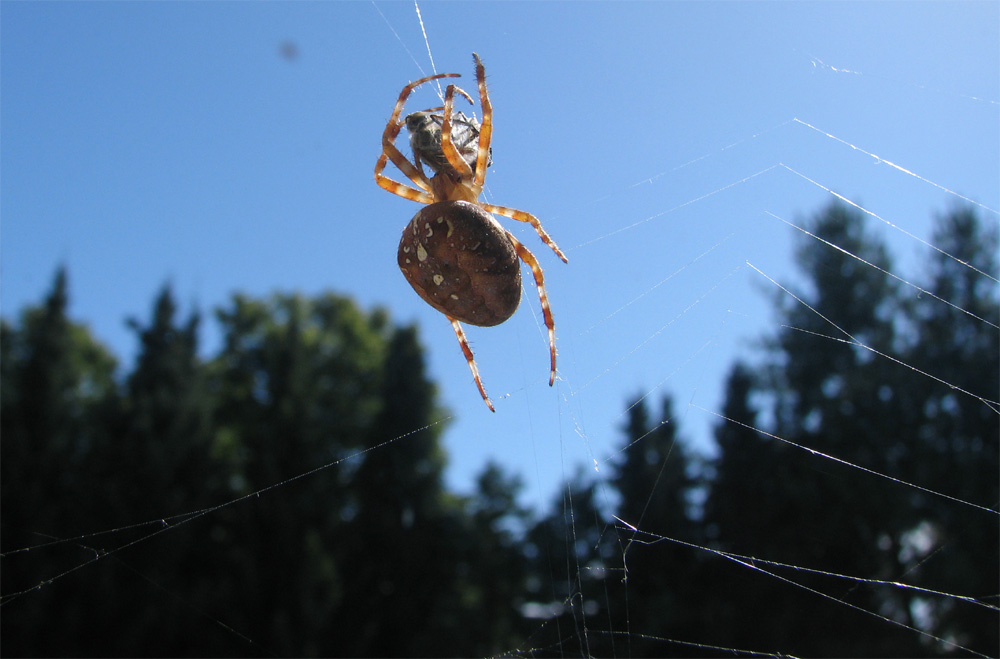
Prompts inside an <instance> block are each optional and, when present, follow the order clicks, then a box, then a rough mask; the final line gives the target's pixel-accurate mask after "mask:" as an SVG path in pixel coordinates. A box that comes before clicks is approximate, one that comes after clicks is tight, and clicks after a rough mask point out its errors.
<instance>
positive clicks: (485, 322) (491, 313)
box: [396, 201, 521, 327]
mask: <svg viewBox="0 0 1000 659" xmlns="http://www.w3.org/2000/svg"><path fill="white" fill-rule="evenodd" d="M396 258H397V261H398V263H399V269H400V270H402V271H403V276H405V277H406V280H407V281H408V282H410V286H412V287H413V290H415V291H416V292H417V294H418V295H419V296H420V297H422V298H423V299H424V301H425V302H427V304H429V305H431V306H432V307H434V308H435V309H437V310H438V311H440V312H441V313H443V314H447V315H449V316H451V317H452V318H454V319H456V320H459V321H462V322H464V323H469V324H470V325H480V326H483V327H491V326H493V325H499V324H500V323H502V322H503V321H505V320H507V319H508V318H510V317H511V316H512V315H513V314H514V312H515V311H516V310H517V305H518V303H519V302H520V301H521V262H520V261H519V260H518V257H517V252H515V251H514V246H513V245H512V244H511V243H510V241H509V240H508V239H507V236H506V234H505V233H504V230H503V227H501V226H500V224H499V223H498V222H497V221H496V220H495V219H494V218H493V216H492V215H490V214H489V213H487V212H486V211H484V210H483V209H481V208H480V207H479V206H476V205H475V204H471V203H469V202H467V201H439V202H437V203H434V204H430V205H429V206H425V207H424V208H422V209H421V210H420V212H418V213H417V214H416V215H414V216H413V219H412V220H410V223H409V224H408V225H407V226H406V228H405V229H403V237H402V239H401V240H400V241H399V252H398V253H397V255H396Z"/></svg>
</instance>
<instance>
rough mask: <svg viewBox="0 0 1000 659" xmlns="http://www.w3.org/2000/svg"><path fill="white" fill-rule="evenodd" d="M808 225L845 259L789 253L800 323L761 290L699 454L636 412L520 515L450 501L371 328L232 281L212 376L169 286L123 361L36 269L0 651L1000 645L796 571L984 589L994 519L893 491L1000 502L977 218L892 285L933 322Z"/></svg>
mask: <svg viewBox="0 0 1000 659" xmlns="http://www.w3.org/2000/svg"><path fill="white" fill-rule="evenodd" d="M808 228H809V230H810V231H811V232H812V233H814V234H815V235H816V236H819V237H820V238H822V239H823V240H825V241H829V242H830V243H833V244H834V245H837V246H838V247H839V248H841V249H840V250H838V249H834V248H832V247H830V246H829V245H827V244H825V243H823V242H821V241H817V240H815V239H812V238H805V239H803V241H802V242H801V245H800V248H799V252H798V263H799V264H800V266H801V270H802V274H803V277H804V278H803V280H802V281H803V286H802V290H795V293H796V295H797V296H798V297H799V298H800V299H801V300H802V301H804V302H805V303H807V304H808V305H809V307H811V308H812V309H810V308H808V307H806V306H805V305H803V304H801V303H799V302H796V301H794V300H791V298H789V297H788V296H787V295H784V294H782V295H781V296H780V297H777V298H776V299H775V309H776V312H777V315H778V318H779V322H778V323H777V324H776V327H780V329H779V330H777V331H776V332H775V333H774V335H772V336H769V337H766V341H765V346H766V351H765V353H764V354H765V359H764V363H763V364H760V365H757V366H751V365H748V364H747V363H738V364H735V365H734V366H733V368H732V370H731V372H730V375H729V378H728V380H727V382H726V383H725V387H726V388H725V402H724V409H723V414H724V416H725V417H726V419H727V420H726V421H724V422H720V424H719V425H718V427H717V429H716V432H715V441H716V445H717V448H718V451H717V454H716V455H715V456H714V457H711V458H706V457H704V456H699V455H697V454H695V453H693V452H692V451H691V450H690V449H689V448H688V444H687V442H686V441H685V439H684V437H683V436H682V434H681V433H680V424H679V419H678V417H677V413H676V411H675V409H674V407H675V404H674V402H673V400H672V399H671V398H670V397H669V396H666V397H664V398H662V399H661V400H660V401H659V408H658V409H656V410H655V411H653V412H651V405H650V403H651V401H650V400H648V399H646V398H636V399H633V400H632V401H630V403H629V405H628V407H627V414H626V416H627V421H626V423H625V425H624V426H623V428H622V440H623V441H622V446H621V451H620V453H619V454H618V457H617V460H616V461H615V462H614V464H613V469H612V470H611V474H610V476H609V477H608V480H607V481H605V482H602V483H599V484H598V483H594V482H593V481H592V480H590V479H588V478H586V477H585V476H584V475H583V472H582V471H581V472H579V473H578V474H577V476H576V477H575V478H574V479H573V480H572V481H571V482H569V483H567V484H566V485H565V487H564V488H563V489H562V490H561V492H560V495H559V498H558V500H557V501H555V502H554V503H553V506H552V509H551V510H549V511H538V512H534V511H531V510H527V509H525V508H523V507H522V506H521V505H520V504H519V503H518V493H519V491H520V487H521V485H520V481H519V478H518V477H517V476H515V475H513V474H508V473H505V472H504V471H503V470H502V469H500V468H499V467H497V466H495V465H487V466H486V468H485V469H484V470H483V471H482V473H481V474H480V475H479V478H478V481H477V482H478V487H477V491H476V492H475V493H474V494H473V495H471V496H459V495H457V494H455V493H452V492H449V491H447V490H446V489H445V487H444V484H443V479H442V472H443V469H444V467H445V465H446V455H445V454H444V451H443V450H442V447H441V443H440V438H441V434H442V432H443V430H444V423H443V422H442V419H444V418H446V414H445V412H444V411H443V410H441V409H440V408H439V406H438V403H437V397H436V390H435V386H434V384H433V383H432V382H430V381H429V380H428V379H427V377H426V373H425V368H424V361H423V353H422V349H421V347H420V344H419V338H418V335H417V331H416V328H414V327H412V326H408V327H398V326H395V325H393V324H392V322H391V321H390V318H389V316H388V314H387V313H385V312H384V311H382V310H375V311H371V312H365V311H363V310H361V309H359V308H358V307H357V306H356V305H355V304H354V303H353V302H352V301H351V300H349V299H347V298H343V297H339V296H336V295H332V294H326V295H320V296H317V297H315V298H305V297H302V296H297V295H275V296H272V297H270V298H266V299H252V298H249V297H246V296H242V295H237V296H234V297H233V298H232V300H230V302H229V303H228V304H227V305H226V306H225V307H224V308H222V309H219V310H218V311H217V312H216V313H217V318H218V321H219V323H220V325H221V327H222V330H223V337H224V340H223V346H222V348H221V349H220V350H219V351H218V354H215V355H213V356H211V357H210V358H205V357H203V356H201V354H200V353H199V346H198V327H199V323H200V317H199V315H198V314H197V313H192V314H190V315H188V316H187V317H186V318H181V317H179V316H180V314H179V312H178V309H177V306H176V303H175V301H174V298H173V295H172V293H171V291H170V289H169V288H164V289H163V290H162V291H161V292H160V294H159V295H158V296H157V298H156V299H155V301H154V303H153V308H152V313H151V315H150V319H149V321H148V322H145V323H144V322H143V321H140V320H135V319H132V320H130V321H129V326H130V327H131V328H132V329H133V331H134V332H135V335H136V339H137V341H138V346H139V349H138V356H137V358H136V361H135V364H134V366H132V368H131V370H129V371H128V372H127V373H124V374H123V373H121V372H120V371H118V370H117V365H116V362H115V359H114V358H113V357H112V355H111V354H110V353H109V351H108V350H107V349H106V348H104V347H103V346H101V345H100V343H99V342H98V341H97V340H95V339H94V338H93V336H91V334H90V332H89V331H88V329H87V328H86V327H85V326H83V325H80V324H78V323H75V322H73V321H72V320H70V319H69V317H68V316H67V306H68V301H69V293H68V281H67V276H66V273H65V272H64V271H63V270H60V271H59V272H57V273H56V276H55V279H54V282H53V286H52V289H51V291H50V292H49V294H48V295H47V296H46V298H45V299H44V300H43V301H42V303H41V304H40V305H39V306H37V307H31V308H28V309H26V310H24V311H23V312H22V313H21V315H20V317H19V318H18V319H17V321H16V322H14V323H10V322H7V321H4V322H3V324H2V327H0V349H2V355H0V359H2V361H0V376H2V381H0V386H2V398H0V402H2V410H0V424H2V427H0V441H2V444H0V446H2V460H0V467H2V481H0V485H2V501H0V505H2V515H0V526H2V528H0V540H2V547H3V556H2V560H3V563H2V568H3V569H2V572H0V582H2V585H0V590H2V594H3V610H2V617H0V625H2V636H3V644H2V652H3V654H4V655H7V656H97V655H100V656H126V655H128V656H139V655H142V656H150V655H152V656H166V655H173V656H206V655H217V656H231V655H239V656H243V655H279V656H286V655H287V656H304V655H310V656H430V655H434V656H473V655H476V656H484V655H492V654H498V653H505V652H515V653H518V654H531V655H560V656H563V655H588V656H593V655H602V656H603V655H606V656H668V655H675V656H691V655H698V654H702V655H708V656H711V655H717V654H719V653H720V652H722V650H721V648H740V649H744V650H754V651H758V652H781V653H791V654H798V655H816V656H833V655H837V656H876V655H877V656H917V655H921V656H945V655H946V656H951V655H952V654H953V652H952V651H951V649H950V648H949V647H948V646H947V645H945V644H942V643H941V642H940V641H937V640H934V639H933V638H932V637H931V635H933V636H936V637H939V638H943V639H948V640H952V641H954V642H956V643H959V644H961V645H964V646H966V647H969V648H972V649H974V650H976V651H978V652H981V653H983V654H990V655H997V654H1000V646H998V643H1000V641H998V636H997V634H998V632H997V630H998V624H997V623H998V615H997V613H996V609H995V608H993V609H991V608H989V607H984V606H976V605H975V604H970V603H967V602H963V601H959V600H956V599H954V598H943V597H938V596H934V595H931V594H928V593H925V592H921V591H918V590H912V589H910V590H907V589H900V588H895V587H891V586H887V585H882V584H879V583H866V582H859V581H856V580H843V579H837V578H835V577H831V576H829V575H823V574H818V573H815V572H810V571H807V570H804V569H801V568H809V569H812V568H815V569H817V570H823V571H825V572H832V573H838V574H843V575H851V576H854V577H861V578H864V579H872V580H881V581H890V582H891V581H900V582H905V583H908V584H913V585H915V586H920V587H924V588H929V589H933V590H943V591H947V592H950V593H957V594H962V595H968V596H970V597H973V598H978V599H980V600H981V601H983V602H987V603H989V604H991V605H994V607H995V605H996V604H997V600H996V597H997V592H996V584H997V583H998V582H1000V574H998V564H1000V556H998V548H1000V531H998V524H997V516H996V514H994V513H990V512H987V511H983V510H980V509H976V508H974V507H970V506H966V505H962V504H959V503H956V502H955V501H952V500H948V499H946V498H943V497H940V496H935V495H933V494H931V493H929V492H927V491H926V490H922V489H919V488H913V487H909V486H907V485H905V484H902V483H900V482H898V481H905V482H908V483H915V484H918V485H919V486H920V487H922V488H927V489H929V490H933V491H936V492H941V493H944V494H947V495H948V496H950V497H955V498H957V499H960V500H962V501H968V502H971V503H974V504H977V505H980V506H985V507H988V508H994V509H995V508H996V507H997V506H998V500H1000V492H998V472H1000V461H998V437H1000V423H998V418H1000V417H998V413H997V410H996V409H995V406H992V405H991V404H988V401H995V400H996V398H997V389H998V383H1000V366H998V361H997V360H998V349H997V346H998V336H997V331H996V329H995V328H994V327H992V326H991V325H990V324H989V323H986V322H983V320H982V319H988V320H989V321H990V322H994V321H996V320H997V318H998V296H997V286H996V285H995V281H990V280H989V279H988V278H984V277H983V276H982V275H981V274H978V273H976V272H975V270H973V269H972V268H970V267H968V266H967V265H965V264H969V265H971V266H972V267H973V268H975V269H976V270H979V271H980V272H982V273H987V274H988V275H990V276H992V277H996V276H997V262H996V261H997V236H996V232H995V231H989V230H987V229H984V228H983V227H982V225H981V224H980V223H979V222H978V220H977V218H976V216H975V214H974V213H973V212H972V211H968V210H964V209H959V210H956V211H954V212H952V213H950V214H948V215H946V216H944V217H942V218H940V220H939V222H938V234H937V235H936V237H935V239H934V241H933V242H934V244H935V245H938V246H939V247H940V248H941V250H942V251H933V252H931V253H930V254H929V256H928V257H927V259H926V261H925V263H924V265H923V268H922V269H923V273H924V274H925V275H926V280H920V281H918V282H916V283H918V284H919V285H920V286H921V287H922V288H924V289H925V291H928V292H930V293H931V294H932V295H933V296H937V297H940V298H943V299H945V300H948V301H949V302H950V303H951V304H945V303H943V302H940V301H938V300H935V299H934V298H933V297H931V296H928V295H921V296H917V295H915V294H914V290H913V289H912V288H909V287H907V286H904V285H902V284H901V283H900V282H899V280H897V279H895V278H893V277H892V276H890V275H888V274H886V272H887V271H892V270H893V266H892V263H891V259H890V256H889V254H888V250H887V249H886V248H885V246H884V244H883V243H882V242H881V240H880V239H879V238H878V237H877V236H876V235H874V234H873V233H872V232H870V231H869V230H868V229H867V228H866V226H865V223H864V220H863V216H861V215H860V214H858V213H857V212H854V211H851V210H849V209H846V208H845V207H842V206H837V205H834V206H831V207H829V208H827V209H825V210H823V211H822V212H820V213H819V214H817V216H816V217H815V218H813V219H812V220H811V221H810V223H809V226H808ZM842 250H843V251H842ZM845 251H846V252H850V254H846V253H845ZM943 252H946V253H947V254H950V255H952V256H954V257H955V258H954V259H952V258H949V257H948V256H946V255H945V254H944V253H943ZM851 254H852V255H855V256H856V257H858V258H854V257H852V256H851ZM858 259H864V260H865V261H867V262H868V263H871V264H875V265H877V266H878V268H872V267H871V266H869V265H866V264H864V263H861V262H860V261H859V260H858ZM793 290H794V289H793ZM824 317H825V318H828V319H830V321H832V323H836V326H834V325H833V324H832V323H831V322H828V321H827V320H825V319H824ZM873 351H878V352H879V353H884V354H889V355H893V356H894V359H887V358H885V357H881V356H879V355H878V354H876V353H875V352H873ZM897 360H898V361H897ZM904 364H905V365H904ZM925 374H929V375H930V376H932V377H928V376H927V375H925ZM938 378H939V379H940V380H943V381H944V382H947V383H950V384H952V385H954V386H948V385H946V384H942V382H941V381H940V380H938ZM956 387H960V388H956ZM775 436H777V437H780V438H782V439H784V440H788V442H794V443H795V444H798V445H800V446H802V447H806V448H807V449H808V450H802V449H800V448H796V447H794V446H792V445H790V444H788V443H786V442H782V441H781V440H780V439H777V438H776V437H775ZM813 452H822V453H826V454H829V455H832V456H836V458H838V459H840V460H843V461H846V462H849V463H852V464H854V465H858V466H860V467H862V468H863V469H865V470H871V471H872V472H876V473H877V474H883V475H885V476H887V477H888V478H880V477H878V476H875V475H872V474H870V473H865V472H863V471H859V470H858V469H856V468H852V467H849V466H846V465H844V464H842V463H839V462H836V461H834V460H829V459H826V458H823V457H822V456H817V455H815V454H814V453H813ZM326 465H332V466H330V467H329V468H326V469H323V467H324V466H326ZM893 479H898V480H893ZM764 561H775V562H779V563H783V564H786V565H792V566H798V568H788V567H784V566H781V565H776V564H774V563H768V562H764ZM769 573H770V574H769ZM796 584H798V585H796ZM823 595H826V597H824V596H823ZM855 607H857V608H855ZM866 612H873V613H875V614H877V615H872V613H866ZM880 616H881V617H880ZM883 617H884V618H888V619H890V620H893V621H897V622H899V623H902V624H904V625H908V626H911V627H915V628H917V629H920V630H923V631H925V632H927V635H921V634H918V633H915V632H914V631H912V630H908V629H905V628H903V627H900V626H896V625H893V624H891V623H890V622H886V620H885V619H883Z"/></svg>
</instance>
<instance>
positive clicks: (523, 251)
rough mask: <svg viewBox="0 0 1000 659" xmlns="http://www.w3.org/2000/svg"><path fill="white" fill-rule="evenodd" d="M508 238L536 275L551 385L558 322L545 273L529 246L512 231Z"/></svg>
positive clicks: (552, 381)
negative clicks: (554, 318) (545, 332)
mask: <svg viewBox="0 0 1000 659" xmlns="http://www.w3.org/2000/svg"><path fill="white" fill-rule="evenodd" d="M505 233H506V234H507V239H508V240H510V242H511V244H512V245H514V249H515V250H516V251H517V255H518V256H519V257H520V258H521V260H522V261H524V262H525V263H527V264H528V267H529V268H531V274H532V275H534V277H535V286H537V287H538V299H539V300H541V303H542V317H543V318H544V319H545V327H547V328H548V330H549V355H550V357H551V370H550V372H549V386H550V387H551V386H552V385H553V383H555V381H556V323H555V320H553V318H552V309H550V308H549V296H548V294H547V293H546V292H545V275H544V274H542V266H541V265H539V263H538V259H536V258H535V255H534V254H532V253H531V252H530V251H528V248H527V247H525V246H524V245H522V244H521V243H520V242H518V240H517V238H515V237H514V236H513V235H512V234H511V233H510V231H506V232H505Z"/></svg>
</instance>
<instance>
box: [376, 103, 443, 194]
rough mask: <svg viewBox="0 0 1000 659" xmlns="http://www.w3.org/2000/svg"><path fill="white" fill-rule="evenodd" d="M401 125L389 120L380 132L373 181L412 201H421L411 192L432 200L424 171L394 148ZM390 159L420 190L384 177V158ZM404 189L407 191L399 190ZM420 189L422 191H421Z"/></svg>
mask: <svg viewBox="0 0 1000 659" xmlns="http://www.w3.org/2000/svg"><path fill="white" fill-rule="evenodd" d="M402 127H403V124H402V123H401V122H398V121H397V122H393V121H390V122H389V123H388V124H386V127H385V131H384V132H383V133H382V155H380V156H379V158H378V160H377V161H376V162H375V182H376V183H378V184H379V186H381V187H382V188H385V189H386V190H388V191H389V192H392V193H393V194H398V195H399V196H400V197H406V198H407V199H413V200H414V201H421V200H420V199H417V198H414V197H413V196H411V195H413V194H417V195H423V196H424V197H426V198H427V199H430V200H431V201H433V197H432V196H431V195H430V191H431V184H430V182H429V181H428V180H427V177H426V176H425V175H424V173H423V172H422V171H420V170H418V169H417V168H416V167H414V166H413V164H412V163H411V162H410V161H409V160H407V159H406V156H404V155H403V154H402V153H401V152H400V150H399V149H397V148H396V137H398V136H399V131H400V129H401V128H402ZM387 158H388V159H389V160H392V164H394V165H395V166H396V167H398V168H399V171H401V172H403V173H404V174H406V177H407V178H408V179H410V180H411V181H413V182H414V183H416V184H417V186H418V187H419V188H420V190H414V189H413V188H411V187H409V186H406V185H403V184H401V183H397V182H396V181H393V180H392V179H390V178H388V177H386V176H385V175H383V174H382V171H383V170H384V169H385V165H386V159H387ZM400 190H404V191H407V192H405V193H404V192H400ZM421 190H422V191H423V192H421ZM431 201H424V202H423V203H425V204H429V203H431Z"/></svg>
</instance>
